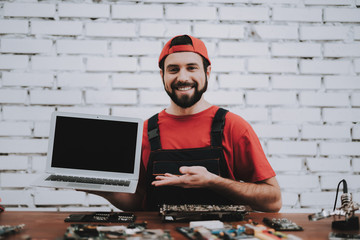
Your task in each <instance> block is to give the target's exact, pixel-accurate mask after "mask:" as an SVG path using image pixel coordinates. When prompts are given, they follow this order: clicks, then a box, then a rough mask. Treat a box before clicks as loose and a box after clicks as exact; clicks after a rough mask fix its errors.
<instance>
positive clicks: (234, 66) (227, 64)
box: [211, 58, 245, 72]
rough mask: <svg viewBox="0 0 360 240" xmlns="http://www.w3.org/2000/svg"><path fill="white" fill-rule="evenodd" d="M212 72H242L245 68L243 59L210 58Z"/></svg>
mask: <svg viewBox="0 0 360 240" xmlns="http://www.w3.org/2000/svg"><path fill="white" fill-rule="evenodd" d="M211 65H212V71H213V72H242V71H244V70H245V63H244V60H243V59H238V58H214V59H212V60H211Z"/></svg>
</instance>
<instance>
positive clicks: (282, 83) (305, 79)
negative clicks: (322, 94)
mask: <svg viewBox="0 0 360 240" xmlns="http://www.w3.org/2000/svg"><path fill="white" fill-rule="evenodd" d="M271 83H272V87H273V89H320V88H321V77H320V76H298V75H288V76H283V75H274V76H272V77H271Z"/></svg>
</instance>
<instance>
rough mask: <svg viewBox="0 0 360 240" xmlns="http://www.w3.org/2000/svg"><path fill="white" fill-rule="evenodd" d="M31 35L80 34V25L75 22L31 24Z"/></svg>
mask: <svg viewBox="0 0 360 240" xmlns="http://www.w3.org/2000/svg"><path fill="white" fill-rule="evenodd" d="M30 23H31V33H32V34H39V35H70V36H77V35H81V34H82V23H81V22H77V21H36V20H32V21H31V22H30Z"/></svg>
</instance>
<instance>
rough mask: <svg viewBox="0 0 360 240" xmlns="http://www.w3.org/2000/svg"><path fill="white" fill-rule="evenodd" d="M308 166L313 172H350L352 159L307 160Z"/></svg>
mask: <svg viewBox="0 0 360 240" xmlns="http://www.w3.org/2000/svg"><path fill="white" fill-rule="evenodd" d="M306 165H307V167H308V169H309V170H310V171H311V172H349V171H350V159H337V158H307V159H306Z"/></svg>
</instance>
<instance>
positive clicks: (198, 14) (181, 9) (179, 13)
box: [165, 5, 217, 20]
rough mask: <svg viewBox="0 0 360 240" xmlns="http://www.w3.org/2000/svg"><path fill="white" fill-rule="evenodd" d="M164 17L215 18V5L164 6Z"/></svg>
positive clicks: (183, 18) (170, 18)
mask: <svg viewBox="0 0 360 240" xmlns="http://www.w3.org/2000/svg"><path fill="white" fill-rule="evenodd" d="M165 17H166V19H169V20H174V19H179V20H215V19H216V18H217V17H216V8H215V7H205V6H204V7H197V6H191V7H187V6H171V5H169V6H166V7H165Z"/></svg>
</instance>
